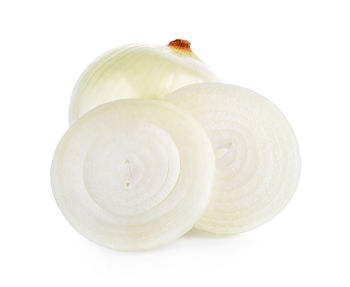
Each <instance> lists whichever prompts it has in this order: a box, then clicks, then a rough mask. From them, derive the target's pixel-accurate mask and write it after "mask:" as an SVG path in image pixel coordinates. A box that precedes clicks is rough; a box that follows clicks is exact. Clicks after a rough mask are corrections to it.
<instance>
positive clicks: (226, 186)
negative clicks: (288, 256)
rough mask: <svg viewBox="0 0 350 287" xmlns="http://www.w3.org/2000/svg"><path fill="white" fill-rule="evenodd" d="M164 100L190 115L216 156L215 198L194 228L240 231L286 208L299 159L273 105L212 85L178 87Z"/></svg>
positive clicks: (290, 133) (237, 90)
mask: <svg viewBox="0 0 350 287" xmlns="http://www.w3.org/2000/svg"><path fill="white" fill-rule="evenodd" d="M167 101H169V102H171V103H173V104H175V105H177V106H179V107H181V108H183V109H184V110H185V111H187V112H189V113H190V114H192V115H193V116H194V118H195V119H196V120H197V121H198V122H199V123H200V124H201V125H202V127H203V128H204V129H205V130H206V132H207V134H208V136H209V138H210V139H211V142H212V145H213V148H214V150H215V154H216V172H215V180H214V186H213V195H212V198H211V201H210V203H209V205H208V208H207V209H206V211H205V213H204V214H203V216H202V217H201V219H200V220H199V221H198V222H197V224H196V227H197V228H199V229H202V230H205V231H209V232H213V233H217V234H235V233H240V232H244V231H248V230H251V229H253V228H255V227H257V226H259V225H261V224H263V223H265V222H267V221H268V220H270V219H271V218H273V217H274V216H275V215H276V214H278V213H279V212H280V211H281V210H282V209H283V208H284V207H285V205H286V204H287V203H288V201H289V200H290V199H291V197H292V195H293V194H294V192H295V190H296V187H297V184H298V181H299V175H300V156H299V149H298V144H297V141H296V138H295V136H294V133H293V131H292V129H291V127H290V125H289V123H288V122H287V120H286V118H285V117H284V115H283V114H282V113H281V112H280V111H279V110H278V108H277V107H276V106H275V105H273V104H272V103H271V102H270V101H269V100H267V99H266V98H264V97H262V96H260V95H258V94H256V93H255V92H252V91H250V90H248V89H245V88H242V87H238V86H233V85H228V84H214V83H212V84H210V83H208V84H194V85H190V86H187V87H184V88H181V89H179V90H178V91H176V92H174V93H173V94H171V95H170V96H169V97H168V98H167Z"/></svg>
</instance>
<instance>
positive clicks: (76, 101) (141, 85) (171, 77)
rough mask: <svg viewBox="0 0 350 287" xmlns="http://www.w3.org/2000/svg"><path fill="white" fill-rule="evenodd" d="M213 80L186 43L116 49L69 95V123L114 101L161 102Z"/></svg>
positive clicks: (92, 67) (96, 63) (87, 72)
mask: <svg viewBox="0 0 350 287" xmlns="http://www.w3.org/2000/svg"><path fill="white" fill-rule="evenodd" d="M212 81H217V78H216V76H215V75H214V74H213V73H212V72H211V71H210V70H209V69H208V67H207V66H206V65H205V64H204V63H203V62H202V61H201V60H200V59H199V58H198V57H197V56H196V55H195V54H194V53H193V52H192V51H191V49H190V43H189V42H188V41H185V40H175V41H172V42H170V43H169V45H166V46H154V45H141V44H134V45H127V46H123V47H119V48H117V49H115V50H112V51H110V52H107V53H106V54H104V55H102V56H101V57H100V58H98V59H97V60H95V61H94V62H93V63H92V64H91V65H90V66H88V67H87V68H86V70H85V71H84V72H83V74H82V75H81V77H80V79H79V80H78V82H77V83H76V85H75V88H74V90H73V94H72V96H71V102H70V108H69V121H70V124H72V123H74V122H75V121H76V120H77V119H78V118H79V117H80V116H82V115H83V114H85V113H86V112H87V111H89V110H91V109H93V108H95V107H96V106H99V105H101V104H104V103H107V102H110V101H114V100H117V99H121V98H139V99H140V98H142V99H163V98H164V97H165V96H167V95H168V94H170V93H171V92H173V91H174V90H176V89H178V88H181V87H183V86H185V85H188V84H192V83H199V82H212Z"/></svg>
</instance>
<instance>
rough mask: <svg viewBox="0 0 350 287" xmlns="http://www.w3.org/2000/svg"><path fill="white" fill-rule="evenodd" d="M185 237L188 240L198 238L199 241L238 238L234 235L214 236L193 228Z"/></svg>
mask: <svg viewBox="0 0 350 287" xmlns="http://www.w3.org/2000/svg"><path fill="white" fill-rule="evenodd" d="M184 237H187V238H197V239H221V238H227V237H236V236H232V235H218V234H213V233H209V232H205V231H202V230H198V229H195V228H192V229H191V230H190V231H189V232H187V233H186V234H185V235H184Z"/></svg>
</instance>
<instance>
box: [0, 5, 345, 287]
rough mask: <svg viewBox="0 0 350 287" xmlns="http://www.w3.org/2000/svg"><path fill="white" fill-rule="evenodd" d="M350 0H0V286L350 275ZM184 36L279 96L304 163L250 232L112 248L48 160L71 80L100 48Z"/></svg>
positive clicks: (253, 281) (208, 57)
mask: <svg viewBox="0 0 350 287" xmlns="http://www.w3.org/2000/svg"><path fill="white" fill-rule="evenodd" d="M348 5H350V4H349V1H337V0H332V1H322V0H318V1H311V0H310V1H307V0H304V1H298V0H294V1H281V0H279V1H278V0H276V1H249V0H241V1H220V0H215V1H190V0H185V1H182V0H176V1H164V0H163V1H161V0H158V1H157V0H148V1H132V0H128V1H116V0H115V1H102V0H98V1H36V0H32V1H6V0H5V1H4V0H1V2H0V30H1V31H0V97H1V112H0V125H1V130H0V136H1V140H0V146H1V149H0V169H1V170H0V171H1V181H0V187H1V196H0V221H1V225H0V233H1V234H0V242H1V244H0V265H1V266H0V286H6V287H7V286H53V287H54V286H103V287H104V286H240V287H242V286H269V287H272V286H284V287H285V286H286V287H288V286H337V287H338V286H349V284H350V278H349V277H350V274H349V273H350V259H349V258H350V247H349V246H350V222H349V221H350V183H349V178H350V165H349V163H350V8H349V7H348ZM175 38H184V39H187V40H190V41H191V42H192V49H193V50H194V52H195V53H196V54H197V55H198V56H199V57H200V58H201V59H202V60H203V61H204V62H206V63H207V64H208V65H209V66H211V68H212V70H213V71H215V72H216V73H217V74H218V75H219V76H220V77H221V78H222V80H223V81H225V82H228V83H233V84H239V85H242V86H246V87H248V88H250V89H252V90H255V91H257V92H259V93H261V94H263V95H265V96H266V97H268V98H270V99H271V100H272V101H273V102H275V103H276V104H277V106H279V107H280V108H281V110H282V111H284V113H285V114H286V116H287V117H288V119H289V121H290V122H291V124H292V126H293V127H294V130H295V132H296V135H297V137H298V140H299V143H300V148H301V153H302V161H303V168H302V176H301V181H300V184H299V187H298V190H297V192H296V194H295V197H294V198H293V199H292V201H291V202H290V204H289V205H288V207H287V208H286V209H285V210H284V211H283V212H282V213H281V214H280V215H279V216H278V217H276V218H275V219H274V220H273V221H271V222H269V223H268V224H266V225H264V226H262V227H260V228H258V229H256V230H253V231H251V232H249V233H246V234H242V235H239V236H234V237H223V238H215V237H211V236H208V235H204V234H201V233H199V232H196V231H192V232H190V233H189V234H188V235H186V236H185V237H183V238H181V239H180V240H178V241H176V242H174V243H172V244H170V245H167V246H164V247H162V248H159V249H156V250H152V251H148V252H142V253H122V252H114V251H111V250H108V249H105V248H102V247H99V246H97V245H95V244H93V243H90V242H89V241H87V240H86V239H85V238H83V237H82V236H80V235H79V234H78V233H77V232H76V231H74V230H73V228H71V226H70V225H69V224H68V223H67V222H66V220H65V219H64V217H63V216H62V215H61V213H60V211H59V210H58V208H57V206H56V204H55V202H54V199H53V196H52V193H51V188H50V180H49V169H50V164H51V159H52V156H53V152H54V150H55V148H56V144H57V143H58V141H59V139H60V138H61V136H62V135H63V133H64V132H65V130H66V129H67V127H68V103H69V97H70V93H71V91H72V88H73V85H74V83H75V81H76V80H77V78H78V76H79V75H80V73H81V72H82V70H83V69H84V68H85V67H86V65H87V64H89V63H90V62H91V61H92V60H93V59H94V58H95V57H97V56H98V55H100V54H101V53H103V52H105V51H106V50H109V49H111V48H113V47H116V46H119V45H123V44H127V43H133V42H145V43H151V44H167V43H168V42H169V41H170V40H173V39H175Z"/></svg>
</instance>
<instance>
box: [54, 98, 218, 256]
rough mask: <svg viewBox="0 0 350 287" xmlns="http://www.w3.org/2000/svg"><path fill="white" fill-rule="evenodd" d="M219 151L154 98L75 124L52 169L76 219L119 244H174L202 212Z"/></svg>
mask: <svg viewBox="0 0 350 287" xmlns="http://www.w3.org/2000/svg"><path fill="white" fill-rule="evenodd" d="M214 170H215V157H214V154H213V150H212V148H211V144H210V141H209V139H208V137H207V135H206V133H205V131H204V130H203V129H202V128H201V127H200V125H199V124H198V123H197V122H196V121H195V120H194V119H192V117H190V116H188V115H187V114H185V113H184V112H183V111H182V110H181V109H179V108H177V107H176V106H173V105H171V104H169V103H166V102H161V101H155V100H133V99H128V100H118V101H114V102H111V103H107V104H104V105H101V106H100V107H98V108H96V109H94V110H92V111H90V112H88V113H87V114H85V115H84V116H83V117H81V118H80V119H79V120H78V121H77V122H75V124H73V125H72V126H71V127H70V128H69V130H68V131H67V132H66V134H65V135H64V136H63V138H62V140H61V142H60V143H59V145H58V147H57V149H56V152H55V155H54V159H53V162H52V167H51V183H52V189H53V193H54V196H55V199H56V201H57V204H58V206H59V207H60V209H61V211H62V212H63V214H64V216H65V217H66V219H67V220H68V221H69V222H70V223H71V225H72V226H73V227H74V228H75V229H76V230H78V231H79V232H80V233H81V234H82V235H84V236H85V237H87V238H88V239H90V240H92V241H94V242H96V243H98V244H100V245H103V246H106V247H109V248H113V249H118V250H142V249H149V248H153V247H156V246H158V245H160V244H164V243H167V242H170V241H172V240H174V239H176V238H178V237H180V236H181V235H183V234H184V233H185V232H187V231H188V230H189V229H191V228H192V227H193V225H194V224H195V222H196V221H197V220H198V219H199V218H200V216H201V215H202V213H203V211H204V210H205V208H206V206H207V204H208V202H209V197H210V193H211V186H212V181H213V178H214Z"/></svg>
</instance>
